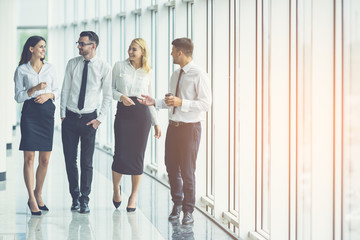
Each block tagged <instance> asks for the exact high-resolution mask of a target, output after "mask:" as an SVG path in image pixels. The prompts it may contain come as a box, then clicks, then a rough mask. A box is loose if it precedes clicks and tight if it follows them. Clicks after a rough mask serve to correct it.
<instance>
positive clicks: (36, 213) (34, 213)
mask: <svg viewBox="0 0 360 240" xmlns="http://www.w3.org/2000/svg"><path fill="white" fill-rule="evenodd" d="M27 204H28V206H29V209H30V212H31V215H35V216H40V215H41V211H38V212H33V211H31V207H30V203H29V201H28V202H27Z"/></svg>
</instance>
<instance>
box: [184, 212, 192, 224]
mask: <svg viewBox="0 0 360 240" xmlns="http://www.w3.org/2000/svg"><path fill="white" fill-rule="evenodd" d="M193 223H194V218H193V215H192V213H191V212H184V218H183V220H182V224H184V225H190V224H193Z"/></svg>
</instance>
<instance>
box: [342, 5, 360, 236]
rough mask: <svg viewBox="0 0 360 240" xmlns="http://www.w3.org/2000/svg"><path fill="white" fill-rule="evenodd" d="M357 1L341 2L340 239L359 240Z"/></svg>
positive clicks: (359, 50) (359, 10) (359, 31)
mask: <svg viewBox="0 0 360 240" xmlns="http://www.w3.org/2000/svg"><path fill="white" fill-rule="evenodd" d="M359 16H360V2H359V1H357V0H345V1H344V121H343V124H344V139H343V147H344V148H343V150H344V152H343V161H344V162H343V164H344V165H343V167H344V168H343V171H344V172H343V184H344V185H343V188H344V190H343V204H344V205H343V239H360V228H359V225H360V221H359V219H360V181H359V180H360V161H359V158H360V107H359V106H360V81H359V78H360V71H359V66H360V57H359V56H360V18H359Z"/></svg>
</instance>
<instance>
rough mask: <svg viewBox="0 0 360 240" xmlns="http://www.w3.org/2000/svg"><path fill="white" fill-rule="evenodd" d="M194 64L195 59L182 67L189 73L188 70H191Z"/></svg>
mask: <svg viewBox="0 0 360 240" xmlns="http://www.w3.org/2000/svg"><path fill="white" fill-rule="evenodd" d="M192 65H194V61H193V60H191V62H189V63H188V64H186V65H185V66H184V67H183V68H182V70H183V71H184V73H187V72H188V71H189V70H190V68H191V67H192Z"/></svg>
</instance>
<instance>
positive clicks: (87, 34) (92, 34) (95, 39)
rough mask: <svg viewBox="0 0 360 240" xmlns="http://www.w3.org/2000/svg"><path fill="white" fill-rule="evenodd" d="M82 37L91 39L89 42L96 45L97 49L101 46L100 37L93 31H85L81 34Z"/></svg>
mask: <svg viewBox="0 0 360 240" xmlns="http://www.w3.org/2000/svg"><path fill="white" fill-rule="evenodd" d="M80 37H89V40H90V41H91V42H95V43H96V47H97V46H99V37H98V35H97V34H96V33H95V32H93V31H83V32H81V33H80Z"/></svg>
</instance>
